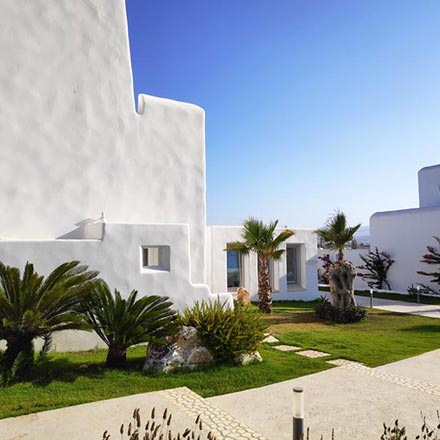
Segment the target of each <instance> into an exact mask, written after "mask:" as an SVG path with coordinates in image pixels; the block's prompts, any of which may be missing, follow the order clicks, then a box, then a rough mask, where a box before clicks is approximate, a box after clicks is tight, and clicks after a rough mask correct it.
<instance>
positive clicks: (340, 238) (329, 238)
mask: <svg viewBox="0 0 440 440" xmlns="http://www.w3.org/2000/svg"><path fill="white" fill-rule="evenodd" d="M360 227H361V225H360V224H358V225H356V226H353V227H350V226H348V225H347V217H346V216H345V214H344V213H343V212H342V211H336V212H335V214H334V215H333V216H332V217H330V218H329V220H328V221H327V223H326V225H325V228H324V229H318V230H317V231H316V233H317V234H318V235H319V236H320V237H322V238H323V240H324V244H325V245H326V246H328V247H329V248H330V249H337V250H338V259H339V261H342V260H343V259H344V246H345V245H346V244H347V243H348V242H350V241H352V240H353V238H354V234H356V232H357V230H358V229H359V228H360Z"/></svg>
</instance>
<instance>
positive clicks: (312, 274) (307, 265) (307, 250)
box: [206, 226, 319, 300]
mask: <svg viewBox="0 0 440 440" xmlns="http://www.w3.org/2000/svg"><path fill="white" fill-rule="evenodd" d="M242 229H243V228H242V227H241V226H209V227H208V228H207V246H206V251H207V262H208V265H207V282H208V284H209V286H210V289H211V291H212V292H214V293H216V294H218V293H225V292H227V291H228V287H227V267H226V257H227V255H226V252H225V250H224V249H225V248H226V244H227V243H231V242H233V241H238V240H241V233H242ZM281 231H282V229H278V230H277V231H276V233H279V232H281ZM294 231H295V235H294V236H292V237H291V238H289V239H288V240H287V241H286V244H295V245H298V247H299V250H300V253H299V255H300V279H301V285H300V286H298V287H296V288H295V289H292V290H289V289H288V288H287V278H286V272H287V268H286V257H285V256H284V257H283V258H282V259H281V260H280V261H279V266H278V271H277V273H278V277H277V278H278V283H279V290H278V291H274V292H273V299H274V300H310V299H315V298H317V297H319V292H318V278H317V243H316V234H315V233H314V231H313V230H312V229H294ZM245 261H246V263H245V266H246V270H245V271H244V272H245V274H244V278H245V279H244V280H243V284H244V285H243V286H242V287H245V288H246V289H247V290H248V291H249V292H250V294H251V297H252V300H257V299H258V275H257V258H256V255H255V254H252V253H250V254H249V255H248V256H246V257H245Z"/></svg>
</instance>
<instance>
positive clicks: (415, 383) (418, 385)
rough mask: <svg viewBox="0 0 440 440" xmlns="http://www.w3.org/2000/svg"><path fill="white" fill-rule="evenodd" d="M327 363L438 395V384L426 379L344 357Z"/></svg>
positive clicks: (439, 387)
mask: <svg viewBox="0 0 440 440" xmlns="http://www.w3.org/2000/svg"><path fill="white" fill-rule="evenodd" d="M328 363H329V364H333V365H338V366H340V367H342V368H347V369H349V370H353V371H357V372H359V373H361V374H367V375H368V376H372V377H376V378H377V379H380V380H384V381H387V382H392V383H395V384H397V385H401V386H404V387H407V388H413V389H415V390H418V391H422V392H424V393H428V394H433V395H435V396H440V386H438V385H435V384H432V383H429V382H427V381H420V380H417V379H413V378H411V377H406V376H401V375H398V374H394V373H392V372H388V371H386V370H381V369H380V368H370V367H367V366H365V365H363V364H361V363H359V362H352V361H348V360H345V359H336V360H334V361H328ZM428 377H429V376H428ZM439 403H440V402H439Z"/></svg>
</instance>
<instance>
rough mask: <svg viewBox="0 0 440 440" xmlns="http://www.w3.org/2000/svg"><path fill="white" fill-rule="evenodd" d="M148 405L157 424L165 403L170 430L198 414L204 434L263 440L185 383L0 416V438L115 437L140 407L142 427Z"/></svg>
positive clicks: (86, 439)
mask: <svg viewBox="0 0 440 440" xmlns="http://www.w3.org/2000/svg"><path fill="white" fill-rule="evenodd" d="M153 407H155V408H156V423H162V421H161V415H162V414H163V412H164V410H165V408H167V409H168V414H170V413H171V414H172V423H171V427H172V432H173V433H174V435H177V432H181V433H183V431H184V430H185V429H186V428H187V427H194V426H195V424H194V420H195V419H196V417H197V416H198V415H201V419H202V427H203V431H202V432H203V434H204V437H201V438H203V439H206V436H207V434H208V432H209V431H211V432H212V433H213V434H214V435H216V437H217V439H218V440H267V438H266V437H265V436H263V435H261V434H258V433H256V432H255V431H254V430H253V429H251V428H249V427H248V426H246V425H245V424H244V423H243V422H241V421H238V420H237V419H236V418H235V417H233V416H232V415H230V414H228V413H227V412H226V411H224V410H222V409H220V408H216V407H215V406H214V405H213V404H212V403H210V402H208V401H207V400H205V399H203V398H202V397H200V396H199V395H197V394H196V393H194V392H192V391H191V390H190V389H188V388H186V387H183V388H175V389H173V390H166V391H158V392H152V393H144V394H137V395H134V396H127V397H120V398H117V399H110V400H103V401H99V402H93V403H87V404H84V405H76V406H70V407H67V408H60V409H56V410H53V411H44V412H40V413H36V414H29V415H27V416H20V417H15V418H10V419H4V420H0V440H21V439H23V440H59V439H66V440H93V439H96V440H99V439H101V438H102V434H103V432H104V431H105V430H108V432H109V433H110V434H111V437H110V438H111V439H116V438H120V434H119V429H120V426H121V423H125V427H126V428H125V429H127V426H128V423H129V422H131V421H132V418H131V416H132V414H133V410H134V409H135V408H140V410H141V411H140V412H141V419H142V422H143V424H142V426H144V424H145V422H146V421H147V420H148V419H149V416H150V414H151V410H152V408H153ZM157 420H159V422H157ZM124 438H128V437H127V436H125V437H124Z"/></svg>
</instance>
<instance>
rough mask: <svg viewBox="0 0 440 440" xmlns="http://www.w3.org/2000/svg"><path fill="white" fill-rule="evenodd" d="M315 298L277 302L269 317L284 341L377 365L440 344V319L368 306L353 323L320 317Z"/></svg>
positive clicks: (435, 347) (425, 350) (275, 333)
mask: <svg viewBox="0 0 440 440" xmlns="http://www.w3.org/2000/svg"><path fill="white" fill-rule="evenodd" d="M313 307H314V303H313V302H303V303H300V302H279V303H275V308H274V313H273V315H272V316H271V317H270V318H268V319H269V322H270V324H271V328H270V329H271V331H272V332H273V334H274V335H275V336H276V337H277V338H278V339H279V340H280V341H281V342H282V343H283V344H288V345H299V346H301V347H303V348H311V349H316V350H320V351H325V352H327V353H331V354H332V358H340V357H342V358H345V359H350V360H354V361H358V362H362V363H364V364H365V365H367V366H369V367H377V366H379V365H384V364H387V363H390V362H395V361H398V360H401V359H405V358H408V357H411V356H416V355H418V354H422V353H425V352H427V351H431V350H435V349H438V348H440V320H438V319H434V318H425V317H421V316H416V315H406V314H402V313H393V312H388V311H383V310H377V309H372V310H370V309H369V310H368V316H367V318H366V319H365V320H363V321H361V322H358V323H354V324H332V323H324V322H321V321H319V320H318V319H317V318H316V317H315V316H314V313H313Z"/></svg>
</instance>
